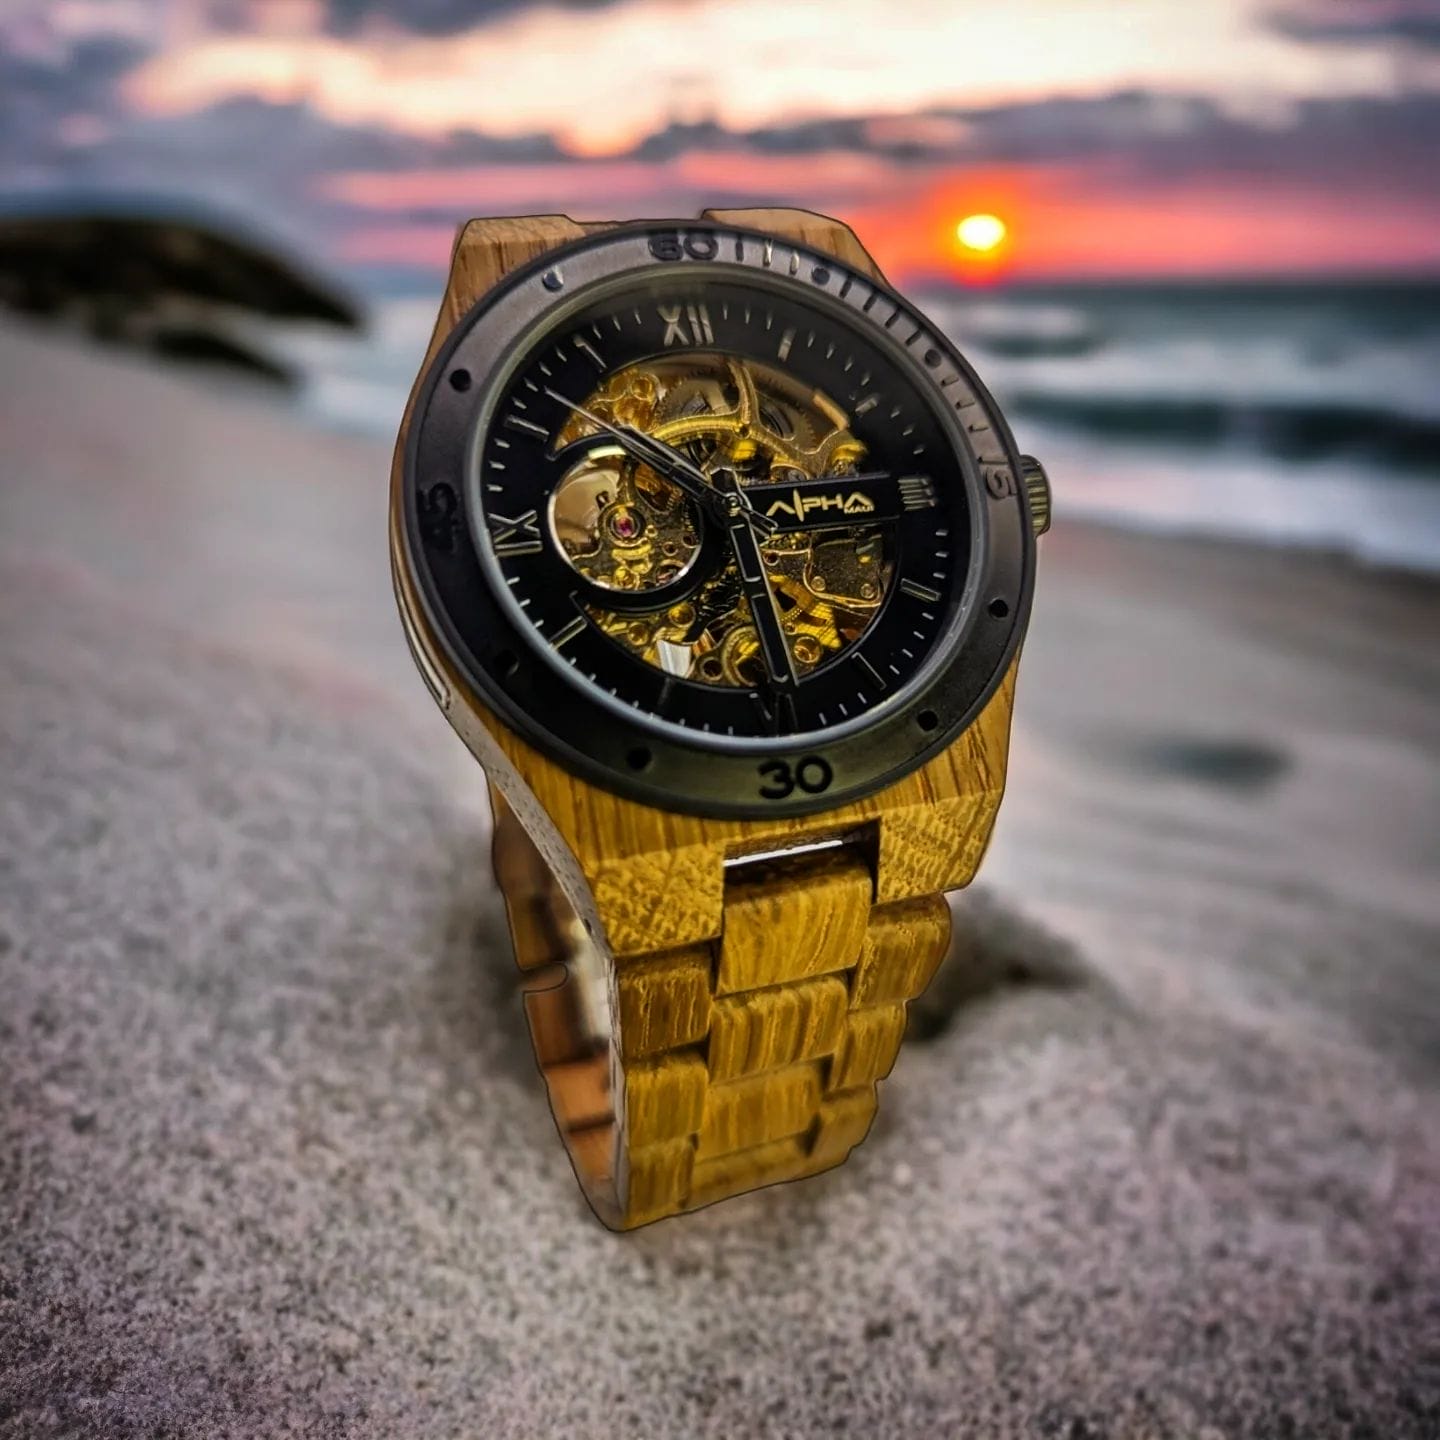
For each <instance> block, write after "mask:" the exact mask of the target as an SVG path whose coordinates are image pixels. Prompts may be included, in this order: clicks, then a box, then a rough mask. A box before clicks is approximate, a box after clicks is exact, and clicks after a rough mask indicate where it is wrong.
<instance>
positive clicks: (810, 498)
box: [765, 490, 875, 520]
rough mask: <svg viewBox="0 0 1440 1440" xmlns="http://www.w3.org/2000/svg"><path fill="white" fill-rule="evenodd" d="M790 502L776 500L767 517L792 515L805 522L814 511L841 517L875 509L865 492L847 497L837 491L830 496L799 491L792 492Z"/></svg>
mask: <svg viewBox="0 0 1440 1440" xmlns="http://www.w3.org/2000/svg"><path fill="white" fill-rule="evenodd" d="M790 497H791V498H790V499H789V500H776V501H774V502H773V503H772V504H771V506H770V508H769V509H768V510H767V511H766V512H765V513H766V514H767V515H791V516H793V517H794V518H795V519H796V520H803V519H804V518H805V517H806V516H807V515H808V514H810V512H811V511H812V510H820V511H825V510H834V511H836V512H838V513H839V514H841V515H868V514H870V513H871V512H872V511H873V510H874V509H875V502H874V501H873V500H872V499H871V498H870V497H869V496H868V495H867V494H866V493H865V492H864V491H863V490H852V491H850V493H849V494H848V495H847V494H845V493H844V492H843V491H840V490H836V491H833V492H832V493H831V494H829V495H802V494H801V493H800V492H799V491H798V490H792V491H791V492H790Z"/></svg>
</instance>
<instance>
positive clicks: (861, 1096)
mask: <svg viewBox="0 0 1440 1440" xmlns="http://www.w3.org/2000/svg"><path fill="white" fill-rule="evenodd" d="M877 1108H878V1102H877V1097H876V1094H875V1087H874V1086H873V1085H867V1086H863V1087H862V1088H860V1089H858V1090H849V1091H846V1092H845V1093H844V1094H840V1095H831V1096H828V1097H827V1098H826V1099H825V1101H824V1102H823V1103H822V1104H821V1106H820V1109H819V1111H818V1112H817V1114H816V1116H815V1133H814V1137H813V1139H812V1140H811V1143H810V1170H811V1173H814V1172H816V1171H819V1170H828V1169H830V1168H831V1166H834V1165H839V1164H840V1163H841V1161H843V1160H844V1159H845V1157H846V1156H847V1155H849V1153H850V1152H851V1151H852V1150H853V1149H854V1148H855V1147H856V1146H857V1145H858V1144H859V1143H860V1142H861V1141H862V1140H863V1139H864V1138H865V1137H866V1135H868V1134H869V1133H870V1126H871V1124H872V1122H873V1121H874V1119H875V1111H876V1109H877Z"/></svg>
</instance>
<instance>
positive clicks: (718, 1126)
mask: <svg viewBox="0 0 1440 1440" xmlns="http://www.w3.org/2000/svg"><path fill="white" fill-rule="evenodd" d="M820 1090H821V1085H820V1067H819V1066H818V1065H816V1064H812V1063H809V1062H806V1063H803V1064H800V1065H789V1066H786V1068H785V1069H783V1070H771V1071H768V1072H767V1073H766V1074H764V1075H748V1076H746V1077H745V1078H744V1079H743V1080H726V1081H722V1082H720V1083H718V1084H714V1085H711V1086H710V1088H709V1091H708V1092H707V1094H706V1096H705V1119H704V1123H703V1124H702V1125H701V1127H700V1132H699V1135H698V1137H697V1139H696V1144H695V1153H696V1155H697V1156H698V1157H699V1158H700V1159H702V1160H704V1159H707V1158H708V1157H710V1156H712V1155H722V1154H727V1153H729V1152H730V1151H732V1150H746V1149H750V1148H751V1147H752V1146H755V1145H763V1144H765V1143H767V1142H768V1141H771V1140H779V1139H781V1138H782V1137H784V1136H786V1135H799V1134H801V1133H802V1132H803V1131H805V1130H807V1129H809V1127H810V1122H811V1121H812V1120H813V1119H814V1118H815V1112H816V1111H817V1110H818V1109H819V1108H820Z"/></svg>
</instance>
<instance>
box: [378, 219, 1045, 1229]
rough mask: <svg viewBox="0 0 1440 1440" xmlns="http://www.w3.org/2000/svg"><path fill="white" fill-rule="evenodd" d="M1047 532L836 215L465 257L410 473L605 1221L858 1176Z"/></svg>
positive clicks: (425, 375) (998, 775)
mask: <svg viewBox="0 0 1440 1440" xmlns="http://www.w3.org/2000/svg"><path fill="white" fill-rule="evenodd" d="M1048 521H1049V491H1048V486H1047V482H1046V480H1045V476H1044V472H1043V470H1042V469H1041V468H1040V466H1039V465H1038V464H1037V463H1036V462H1035V461H1033V460H1031V459H1030V458H1028V457H1024V456H1021V455H1019V454H1018V453H1017V452H1016V448H1015V443H1014V440H1013V439H1012V437H1011V435H1010V432H1009V429H1008V427H1007V426H1006V424H1005V421H1004V419H1003V417H1002V416H1001V415H1000V412H999V410H998V409H997V408H996V406H995V403H994V401H993V400H992V399H991V398H990V396H989V395H988V394H987V393H986V391H985V390H984V388H983V387H982V385H981V384H980V382H979V380H978V379H977V377H976V376H975V373H974V371H973V370H972V369H971V368H970V366H969V365H968V364H967V363H966V361H965V360H964V359H963V358H962V357H961V356H960V355H959V354H958V353H957V352H956V350H955V348H954V346H953V345H952V344H951V342H950V341H949V340H948V339H947V338H946V337H945V336H944V335H943V334H942V333H941V332H940V331H939V330H938V329H937V328H936V327H935V326H934V325H933V324H932V323H931V322H930V321H928V320H927V319H925V317H924V316H923V315H922V314H921V313H920V312H919V311H918V310H916V309H915V308H914V306H913V305H911V304H910V303H909V302H908V301H907V300H905V299H904V298H902V297H901V296H900V295H899V294H897V293H896V292H895V291H894V290H892V289H891V288H890V287H889V286H888V285H887V284H886V283H885V281H884V279H883V277H882V276H881V275H880V272H879V270H878V269H877V268H876V266H875V264H874V262H873V261H872V260H871V259H870V257H869V256H868V255H867V254H866V252H865V250H864V248H863V247H862V246H861V245H860V243H859V241H858V240H857V239H856V238H855V236H854V234H853V233H852V232H851V231H850V230H849V229H848V228H847V227H846V226H844V225H842V224H840V223H839V222H838V221H835V220H830V219H826V218H824V217H822V216H818V215H813V214H810V213H808V212H806V211H800V210H746V211H736V210H730V211H719V210H710V211H706V212H705V213H704V214H703V215H702V216H700V217H699V218H698V219H694V220H682V221H646V222H638V223H635V224H625V225H613V224H608V223H607V224H579V223H576V222H575V221H572V220H569V219H567V218H565V217H563V216H558V215H549V216H535V217H529V218H525V219H482V220H472V221H471V222H470V223H469V224H467V225H465V226H464V227H463V228H462V229H461V231H460V233H459V235H458V237H457V241H456V245H455V251H454V258H453V263H452V266H451V271H450V278H449V283H448V285H447V288H446V291H445V297H444V301H443V304H442V306H441V311H440V317H439V321H438V323H437V325H436V328H435V333H434V337H433V339H432V341H431V344H430V349H429V353H428V355H427V358H426V363H425V366H424V369H423V371H422V373H421V376H420V378H419V380H418V381H417V383H416V386H415V390H414V392H413V393H412V395H411V398H410V402H409V405H408V407H407V409H406V413H405V419H404V422H403V424H402V426H401V431H400V437H399V441H398V444H397V447H396V452H395V461H394V466H393V469H392V476H391V506H390V548H391V557H392V562H393V571H394V581H395V591H396V596H397V599H398V601H399V606H400V614H401V617H402V619H403V622H404V627H405V632H406V635H407V637H408V639H409V643H410V647H411V650H412V651H413V653H414V656H415V661H416V664H417V665H418V667H419V669H420V671H421V673H422V675H423V676H424V677H425V680H426V682H427V684H428V686H429V688H430V690H431V693H432V694H433V695H434V697H435V699H436V701H437V702H438V704H439V705H440V708H441V709H442V710H443V711H444V713H445V714H446V716H447V717H448V718H449V720H450V722H451V724H452V725H453V726H454V727H455V729H456V731H458V733H459V734H460V736H461V737H462V739H463V740H464V741H465V743H466V744H467V745H468V746H469V748H470V750H471V751H472V752H473V753H474V755H475V756H476V758H477V759H478V760H479V761H480V763H481V764H482V765H483V766H484V768H485V771H486V774H487V777H488V780H489V785H490V794H491V798H492V801H493V807H494V816H495V829H494V862H495V873H496V878H497V881H498V883H499V885H500V888H501V890H502V892H503V894H504V897H505V903H506V907H507V911H508V914H509V921H510V930H511V935H512V938H513V941H514V948H515V955H516V959H517V960H518V962H519V965H520V967H521V969H522V970H523V971H524V973H525V977H526V981H525V983H526V1010H527V1012H528V1017H529V1023H530V1028H531V1032H532V1038H533V1040H534V1046H535V1054H536V1058H537V1061H538V1063H539V1068H540V1072H541V1074H542V1075H543V1076H544V1080H545V1083H546V1086H547V1087H548V1091H549V1097H550V1102H551V1106H552V1108H553V1111H554V1115H555V1119H556V1122H557V1125H558V1127H559V1130H560V1132H561V1135H562V1136H563V1137H564V1140H565V1144H566V1147H567V1149H568V1152H569V1155H570V1159H571V1161H572V1162H573V1165H574V1169H575V1173H576V1175H577V1177H578V1179H579V1181H580V1183H581V1185H582V1187H583V1189H584V1192H585V1195H586V1197H587V1198H588V1199H589V1201H590V1204H591V1205H592V1207H593V1208H594V1210H595V1212H596V1214H597V1215H599V1217H600V1218H601V1219H602V1220H603V1221H604V1222H605V1223H606V1224H607V1225H610V1226H612V1227H614V1228H617V1229H624V1228H629V1227H632V1226H637V1225H643V1224H646V1223H648V1222H649V1221H652V1220H656V1219H659V1218H661V1217H663V1216H667V1215H674V1214H677V1213H679V1212H682V1211H687V1210H693V1209H696V1208H697V1207H699V1206H702V1205H707V1204H709V1203H711V1202H712V1201H716V1200H721V1199H724V1198H726V1197H728V1196H732V1195H736V1194H739V1193H741V1192H743V1191H747V1190H752V1189H755V1188H757V1187H759V1186H763V1185H769V1184H773V1183H775V1182H777V1181H781V1180H794V1179H798V1178H801V1177H804V1176H809V1175H814V1174H816V1173H817V1172H819V1171H822V1170H827V1169H829V1168H831V1167H832V1166H835V1165H838V1164H839V1163H840V1162H841V1161H842V1160H844V1159H845V1157H846V1156H847V1155H848V1154H849V1152H850V1150H851V1148H852V1147H853V1146H855V1145H856V1144H858V1143H859V1141H860V1140H862V1139H863V1138H864V1136H865V1134H866V1132H867V1131H868V1129H869V1127H870V1124H871V1121H872V1119H873V1117H874V1114H875V1107H876V1084H877V1082H878V1081H879V1080H880V1079H882V1078H883V1077H884V1076H885V1075H886V1074H888V1073H889V1071H890V1068H891V1066H892V1064H893V1063H894V1061H895V1057H896V1054H897V1052H898V1050H899V1048H900V1044H901V1040H902V1038H903V1035H904V1031H905V1013H906V1004H907V1002H908V1001H909V1000H911V999H913V998H914V997H915V996H916V995H918V994H919V993H920V991H921V990H922V989H924V987H925V985H926V984H927V983H928V982H929V980H930V978H931V976H932V975H933V973H934V971H935V969H936V967H937V965H938V964H939V963H940V961H941V959H942V958H943V956H944V954H945V951H946V947H947V944H948V940H949V934H950V912H949V909H948V907H947V903H946V900H945V892H946V891H949V890H954V889H956V888H958V887H960V886H963V885H966V884H968V883H969V881H970V879H971V878H972V876H973V875H974V873H975V870H976V866H977V865H978V863H979V861H980V857H981V855H982V853H983V852H984V849H985V846H986V843H987V841H988V839H989V836H990V831H991V827H992V825H993V823H994V820H995V814H996V810H997V808H998V806H999V803H1000V798H1001V794H1002V791H1003V789H1004V784H1005V767H1006V754H1007V748H1008V742H1009V733H1010V715H1011V702H1012V697H1013V693H1014V685H1015V670H1016V664H1017V658H1018V655H1019V649H1020V643H1021V640H1022V638H1023V635H1024V631H1025V625H1026V622H1027V620H1028V616H1029V609H1030V598H1031V592H1032V588H1033V582H1034V569H1035V551H1036V546H1035V537H1036V535H1037V534H1039V533H1040V532H1042V531H1043V530H1044V529H1045V528H1046V526H1047V525H1048Z"/></svg>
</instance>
